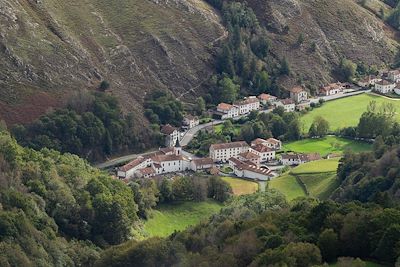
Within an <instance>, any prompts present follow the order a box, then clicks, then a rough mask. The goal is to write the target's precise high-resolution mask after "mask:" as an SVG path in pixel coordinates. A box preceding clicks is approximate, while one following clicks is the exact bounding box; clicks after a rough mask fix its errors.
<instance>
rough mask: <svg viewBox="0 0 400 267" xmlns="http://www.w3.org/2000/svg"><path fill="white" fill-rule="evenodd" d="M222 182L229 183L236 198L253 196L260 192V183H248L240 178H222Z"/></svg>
mask: <svg viewBox="0 0 400 267" xmlns="http://www.w3.org/2000/svg"><path fill="white" fill-rule="evenodd" d="M221 178H222V180H224V181H225V182H228V183H229V184H230V186H231V187H232V191H233V194H234V195H235V196H240V195H247V194H253V193H255V192H257V191H258V183H256V182H253V181H247V180H243V179H239V178H232V177H221Z"/></svg>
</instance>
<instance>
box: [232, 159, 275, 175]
mask: <svg viewBox="0 0 400 267" xmlns="http://www.w3.org/2000/svg"><path fill="white" fill-rule="evenodd" d="M229 161H231V162H233V164H235V167H236V168H237V169H239V170H247V171H251V172H255V173H259V174H263V175H269V174H271V170H270V169H268V168H259V167H257V166H256V165H254V164H250V163H248V162H243V161H241V160H239V159H236V158H230V159H229Z"/></svg>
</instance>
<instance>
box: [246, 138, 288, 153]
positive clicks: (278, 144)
mask: <svg viewBox="0 0 400 267" xmlns="http://www.w3.org/2000/svg"><path fill="white" fill-rule="evenodd" d="M257 145H265V146H267V147H269V148H272V149H274V150H279V149H281V148H282V141H280V140H278V139H275V138H268V139H267V140H265V139H262V138H257V139H254V140H253V141H251V146H252V147H253V146H257Z"/></svg>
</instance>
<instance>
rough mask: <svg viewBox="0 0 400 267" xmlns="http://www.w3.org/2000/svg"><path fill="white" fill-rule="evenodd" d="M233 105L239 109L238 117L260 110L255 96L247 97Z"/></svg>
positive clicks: (258, 101)
mask: <svg viewBox="0 0 400 267" xmlns="http://www.w3.org/2000/svg"><path fill="white" fill-rule="evenodd" d="M233 104H234V105H235V106H237V107H238V108H239V114H240V115H243V114H247V113H249V112H250V111H252V110H259V109H260V100H258V98H257V97H255V96H249V97H248V98H246V99H244V100H242V101H237V102H235V103H233Z"/></svg>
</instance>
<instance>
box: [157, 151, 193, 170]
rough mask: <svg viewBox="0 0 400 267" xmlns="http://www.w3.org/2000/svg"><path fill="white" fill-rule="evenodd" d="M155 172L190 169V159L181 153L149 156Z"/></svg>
mask: <svg viewBox="0 0 400 267" xmlns="http://www.w3.org/2000/svg"><path fill="white" fill-rule="evenodd" d="M151 160H152V163H153V167H154V169H155V170H156V174H163V173H169V172H181V171H187V170H189V169H190V161H189V160H188V159H186V158H184V157H183V156H182V155H157V156H154V157H152V158H151Z"/></svg>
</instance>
